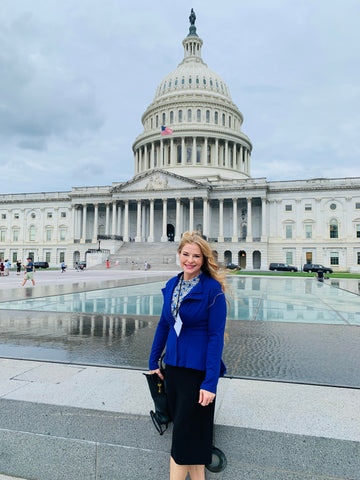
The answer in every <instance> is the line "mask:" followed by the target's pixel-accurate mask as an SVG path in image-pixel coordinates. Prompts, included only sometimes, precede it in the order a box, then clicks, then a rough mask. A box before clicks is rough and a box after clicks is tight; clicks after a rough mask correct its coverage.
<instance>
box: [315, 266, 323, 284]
mask: <svg viewBox="0 0 360 480" xmlns="http://www.w3.org/2000/svg"><path fill="white" fill-rule="evenodd" d="M316 276H317V279H318V280H319V282H323V281H324V272H323V271H322V270H321V269H320V270H318V272H317V275H316Z"/></svg>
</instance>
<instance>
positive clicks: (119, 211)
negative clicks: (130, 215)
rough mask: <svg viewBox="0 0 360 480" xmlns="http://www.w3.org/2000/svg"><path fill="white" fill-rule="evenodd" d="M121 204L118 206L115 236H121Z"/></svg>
mask: <svg viewBox="0 0 360 480" xmlns="http://www.w3.org/2000/svg"><path fill="white" fill-rule="evenodd" d="M121 210H122V207H121V204H119V206H118V215H117V217H118V218H117V229H116V235H121Z"/></svg>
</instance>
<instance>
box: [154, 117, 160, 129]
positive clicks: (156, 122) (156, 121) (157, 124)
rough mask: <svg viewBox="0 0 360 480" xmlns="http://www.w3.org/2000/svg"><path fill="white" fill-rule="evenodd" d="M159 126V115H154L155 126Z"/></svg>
mask: <svg viewBox="0 0 360 480" xmlns="http://www.w3.org/2000/svg"><path fill="white" fill-rule="evenodd" d="M158 126H159V115H156V117H155V127H158Z"/></svg>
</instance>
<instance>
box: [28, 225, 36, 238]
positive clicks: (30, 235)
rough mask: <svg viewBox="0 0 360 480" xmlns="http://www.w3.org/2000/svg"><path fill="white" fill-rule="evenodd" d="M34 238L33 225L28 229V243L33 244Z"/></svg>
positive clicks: (34, 229)
mask: <svg viewBox="0 0 360 480" xmlns="http://www.w3.org/2000/svg"><path fill="white" fill-rule="evenodd" d="M35 237H36V228H35V225H30V228H29V241H30V242H35Z"/></svg>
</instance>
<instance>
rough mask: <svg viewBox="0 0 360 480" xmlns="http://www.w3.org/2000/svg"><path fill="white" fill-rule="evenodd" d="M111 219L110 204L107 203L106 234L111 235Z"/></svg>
mask: <svg viewBox="0 0 360 480" xmlns="http://www.w3.org/2000/svg"><path fill="white" fill-rule="evenodd" d="M109 220H110V205H109V204H108V203H107V204H106V215H105V235H109V229H110V226H109Z"/></svg>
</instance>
